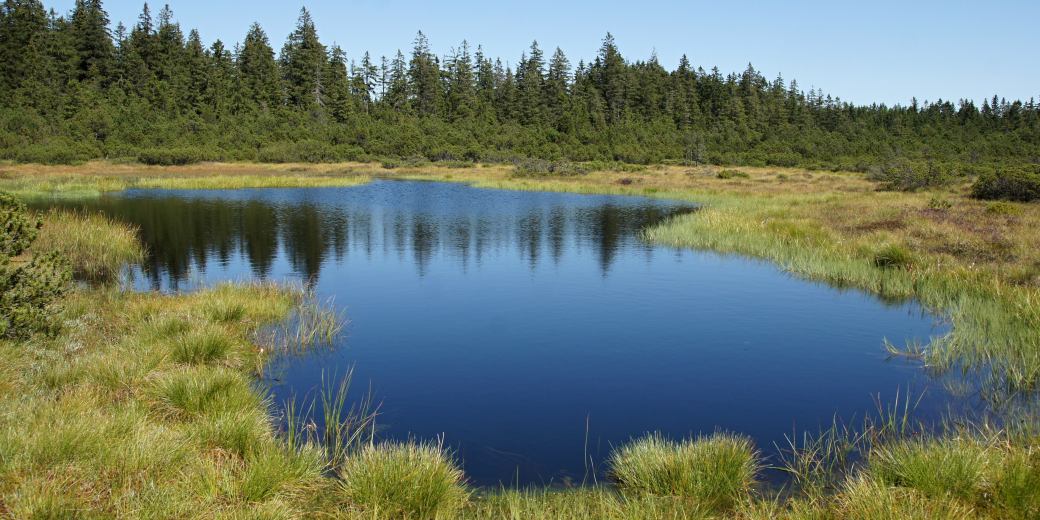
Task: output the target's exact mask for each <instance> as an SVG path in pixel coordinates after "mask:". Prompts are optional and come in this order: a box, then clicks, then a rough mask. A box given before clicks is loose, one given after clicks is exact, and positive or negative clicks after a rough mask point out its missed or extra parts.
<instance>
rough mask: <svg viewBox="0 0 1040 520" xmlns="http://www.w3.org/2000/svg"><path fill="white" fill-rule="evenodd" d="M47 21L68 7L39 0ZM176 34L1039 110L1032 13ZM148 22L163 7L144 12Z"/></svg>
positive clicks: (335, 16)
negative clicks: (613, 61)
mask: <svg viewBox="0 0 1040 520" xmlns="http://www.w3.org/2000/svg"><path fill="white" fill-rule="evenodd" d="M142 3H143V2H142V1H141V0H133V1H123V0H108V1H106V2H105V7H106V9H107V10H108V12H109V15H110V16H111V18H112V21H113V25H114V24H115V22H117V21H123V22H124V23H125V24H126V25H127V26H130V25H132V24H133V23H135V22H136V20H137V15H138V14H139V13H140V11H141V5H142ZM45 4H46V5H47V6H48V7H53V8H55V9H57V10H58V11H59V12H60V13H64V12H66V11H68V10H69V9H70V8H71V7H72V5H73V4H74V0H50V1H48V0H45ZM170 5H171V7H172V9H173V11H174V15H175V18H176V19H177V20H178V21H179V22H180V23H181V25H182V27H184V29H185V32H187V30H188V29H190V28H197V29H198V30H199V32H200V34H201V35H202V38H203V39H204V40H205V41H206V43H207V44H208V43H209V42H212V41H213V40H214V39H216V38H220V39H222V40H224V41H225V42H226V43H228V45H229V46H230V45H232V44H233V43H234V42H238V41H241V40H242V38H243V37H244V35H245V32H246V30H247V28H248V27H249V24H250V23H252V22H253V21H257V22H260V24H261V25H262V26H263V27H264V29H265V30H266V31H267V33H268V36H270V38H271V41H272V44H273V45H274V47H275V49H276V50H278V49H280V48H281V45H282V42H284V39H285V37H286V35H288V34H289V32H290V31H291V30H292V28H293V25H294V23H295V21H296V18H297V15H298V12H299V9H300V7H301V5H306V6H307V8H308V9H310V11H311V12H312V14H313V16H314V19H315V20H316V22H317V25H318V32H319V35H320V36H321V38H322V41H324V42H326V43H331V42H336V43H338V44H340V45H341V46H342V47H343V48H344V49H345V50H346V51H347V53H348V55H349V57H352V58H356V57H358V56H359V55H360V54H361V53H363V52H364V51H365V50H368V51H371V52H372V54H373V56H379V55H382V54H386V55H388V56H389V55H392V54H393V53H394V52H395V51H396V50H397V49H398V48H401V49H402V50H403V51H405V53H407V52H408V49H409V48H410V47H411V42H412V40H413V39H414V37H415V33H416V31H417V30H419V29H421V30H422V31H423V32H425V33H426V34H427V35H428V36H429V38H430V41H431V44H432V47H433V50H434V51H435V52H437V53H438V54H442V55H443V54H446V53H447V52H448V51H449V50H450V49H451V47H453V46H456V45H458V43H459V42H460V41H462V40H463V39H466V40H468V41H469V42H470V43H471V44H473V45H474V46H475V45H476V44H478V43H479V44H482V45H483V46H484V48H485V50H486V52H487V54H489V55H491V56H493V57H496V56H497V57H501V58H503V59H504V60H508V61H509V62H511V63H515V62H516V61H517V59H518V58H519V56H520V54H521V52H523V51H524V50H525V49H526V48H527V47H528V46H529V45H530V43H531V41H532V40H534V39H537V40H538V42H539V44H540V45H541V46H542V48H543V49H546V53H547V54H549V53H550V52H551V50H552V49H553V48H554V47H557V46H559V47H561V48H562V49H563V50H564V52H566V53H567V56H568V57H569V58H570V59H571V61H572V62H573V63H574V64H577V62H578V60H579V59H586V60H588V59H590V58H591V57H593V56H594V55H595V53H596V50H597V49H598V47H599V43H600V41H601V39H602V38H603V35H604V34H605V33H606V32H607V31H610V32H612V33H613V34H614V36H615V38H616V40H617V43H618V46H619V47H620V49H621V51H622V53H623V54H624V55H625V57H626V58H628V59H630V60H634V59H644V58H646V57H648V56H649V55H650V53H651V52H653V51H655V50H656V52H657V55H658V57H659V59H660V60H661V62H662V64H664V65H665V67H667V68H669V69H672V68H674V66H675V64H676V63H677V62H678V60H679V57H680V56H681V55H682V54H683V53H686V54H688V55H689V56H690V59H691V60H692V61H693V63H694V65H696V66H703V67H704V68H705V69H710V68H711V66H713V65H718V66H719V68H720V69H721V70H722V71H723V72H724V73H725V72H730V71H739V70H743V69H744V67H746V66H747V63H748V62H749V61H750V62H751V63H753V64H754V65H755V67H756V68H757V69H759V70H761V71H762V72H763V73H764V74H765V75H766V76H767V77H769V78H773V77H775V76H776V74H777V72H782V73H783V75H784V78H786V79H788V80H790V79H791V78H795V79H797V80H798V82H799V84H800V85H801V86H802V88H805V89H807V88H810V87H820V88H823V89H824V90H825V91H826V92H828V93H831V94H834V95H837V96H840V97H842V98H843V99H847V100H850V101H854V102H856V103H871V102H874V101H877V102H884V103H889V104H892V103H903V104H906V103H908V102H909V100H910V98H911V97H912V96H916V97H918V98H919V99H922V100H924V99H928V100H935V99H937V98H940V97H941V98H943V99H958V98H961V97H970V98H974V99H982V98H983V97H988V96H992V95H993V94H994V93H997V94H1000V95H1001V96H1005V97H1007V98H1022V99H1028V98H1029V97H1038V98H1040V30H1038V26H1037V21H1038V20H1040V1H1037V0H995V1H989V2H981V1H980V2H968V1H962V0H947V1H937V0H925V1H912V0H902V1H895V0H880V1H873V2H866V1H858V2H852V1H829V2H828V1H821V0H788V1H776V2H751V1H732V2H719V1H704V0H697V1H691V2H681V1H674V0H641V1H628V2H624V1H614V0H602V1H598V2H596V1H581V2H564V1H560V0H527V1H524V2H504V1H499V2H494V1H479V0H462V1H455V2H434V1H421V0H389V1H376V0H355V1H331V0H330V1H314V0H311V1H298V2H284V1H277V0H255V1H251V2H230V1H220V0H210V1H206V2H203V1H198V0H172V1H171V2H170ZM151 7H152V12H153V14H155V15H157V14H158V11H159V9H160V8H161V7H162V2H152V3H151Z"/></svg>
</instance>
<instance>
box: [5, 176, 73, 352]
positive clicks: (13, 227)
mask: <svg viewBox="0 0 1040 520" xmlns="http://www.w3.org/2000/svg"><path fill="white" fill-rule="evenodd" d="M40 226H41V223H40V221H39V220H38V219H36V218H33V217H31V216H30V215H29V214H28V213H27V212H26V210H25V206H24V205H22V204H21V203H20V202H18V201H16V200H15V199H14V198H12V197H10V196H9V195H6V194H0V337H8V338H16V337H25V336H28V335H31V334H32V333H34V332H53V331H54V330H55V329H56V320H55V319H54V315H55V313H56V311H57V307H56V305H55V302H57V301H58V300H59V298H61V297H62V296H63V295H64V294H65V293H66V292H67V291H68V290H69V288H70V285H71V282H72V273H71V270H70V269H69V266H68V262H66V261H65V259H64V258H63V257H62V256H61V255H59V254H58V253H45V254H37V255H33V256H32V259H31V260H29V261H28V262H27V263H23V264H21V265H19V266H17V267H15V266H12V265H11V259H10V257H12V256H17V255H20V254H22V252H24V251H25V249H26V248H28V247H29V246H30V245H31V244H32V242H33V240H35V239H36V235H37V230H38V229H39V228H40Z"/></svg>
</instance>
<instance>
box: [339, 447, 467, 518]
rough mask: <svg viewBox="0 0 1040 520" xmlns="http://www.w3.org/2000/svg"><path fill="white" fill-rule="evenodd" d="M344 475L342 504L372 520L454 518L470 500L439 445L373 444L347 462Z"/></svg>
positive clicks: (455, 470)
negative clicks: (355, 509) (369, 516)
mask: <svg viewBox="0 0 1040 520" xmlns="http://www.w3.org/2000/svg"><path fill="white" fill-rule="evenodd" d="M339 476H340V478H341V479H342V484H341V486H340V491H341V494H342V498H343V500H344V501H345V502H346V503H347V504H348V505H349V506H351V507H354V508H357V509H359V510H361V511H364V512H365V513H366V514H371V515H372V517H373V518H409V519H434V518H449V517H451V516H452V515H454V514H455V513H456V512H458V511H459V509H460V508H462V506H463V505H464V504H465V503H466V501H467V498H468V496H469V494H468V492H467V490H466V486H465V480H464V477H463V474H462V470H460V469H459V468H458V466H456V465H455V462H454V460H452V457H451V456H450V455H449V454H447V453H445V451H444V449H443V447H442V446H441V445H440V444H432V443H415V442H408V443H400V444H382V445H369V446H367V447H365V448H364V449H362V450H360V451H359V452H357V453H355V454H353V455H352V456H350V457H348V458H347V460H346V463H345V464H344V465H343V467H342V468H341V469H340V472H339Z"/></svg>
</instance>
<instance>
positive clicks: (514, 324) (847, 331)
mask: <svg viewBox="0 0 1040 520" xmlns="http://www.w3.org/2000/svg"><path fill="white" fill-rule="evenodd" d="M80 204H84V205H87V206H98V207H100V208H101V209H103V210H104V211H106V212H108V213H110V214H112V215H114V216H116V217H118V218H121V219H124V220H128V221H130V222H133V223H135V224H137V225H138V226H140V227H141V232H142V235H143V237H144V239H145V241H146V242H147V244H148V247H149V248H150V252H151V254H150V257H149V261H148V262H147V264H146V265H144V266H143V268H142V271H141V272H139V273H138V283H139V284H140V285H141V286H142V287H145V288H147V287H159V288H162V289H171V288H175V287H188V286H193V285H194V284H196V283H212V282H214V281H218V280H226V279H231V280H244V279H249V278H255V277H263V278H269V279H275V280H285V279H296V280H309V281H310V282H311V283H313V286H314V289H315V291H316V293H317V294H318V296H319V297H323V298H324V297H331V296H334V297H335V302H336V305H338V306H340V307H341V308H343V309H344V310H345V312H346V314H347V316H348V317H349V319H350V322H351V323H350V325H349V326H348V328H347V333H346V335H345V337H344V340H343V341H342V344H341V345H340V346H339V347H338V348H337V349H336V350H334V351H332V352H323V353H314V354H310V355H307V356H305V357H302V358H294V359H289V360H286V362H285V363H284V367H282V370H280V372H279V377H278V380H277V381H273V391H274V394H275V398H276V399H277V400H279V401H281V400H284V399H286V398H288V397H289V396H290V395H292V394H295V395H304V394H307V393H308V392H312V391H313V390H314V388H315V387H316V386H317V385H320V381H321V380H322V375H323V374H325V375H326V379H328V377H329V375H331V374H334V373H335V374H343V373H344V372H346V370H347V369H348V368H349V367H350V366H351V365H354V364H356V374H355V383H356V384H357V385H358V389H359V390H360V389H361V388H362V387H367V386H369V385H370V386H371V388H372V390H373V392H374V394H375V397H376V399H377V400H378V401H380V402H382V403H383V404H382V412H383V415H382V417H381V418H380V422H381V424H382V425H383V426H384V427H385V428H386V429H385V431H384V434H385V435H387V436H389V437H399V438H403V437H407V436H409V435H414V436H417V437H420V438H432V437H434V436H437V435H440V434H443V435H444V437H445V442H446V443H447V444H448V445H449V446H452V447H455V448H458V449H459V451H460V456H461V457H462V458H463V459H464V464H465V469H466V470H467V473H468V474H469V475H470V477H471V478H472V479H473V480H474V481H475V482H477V483H482V484H489V483H490V484H493V483H496V482H498V481H499V480H504V481H515V480H516V479H517V478H518V476H517V475H518V474H519V480H520V481H521V482H538V483H541V482H545V481H548V480H554V481H558V480H560V479H565V478H573V479H577V480H580V479H581V478H582V476H583V474H584V472H585V464H584V460H583V454H584V453H585V449H586V445H585V442H586V436H587V437H588V452H589V454H590V456H591V457H592V458H593V459H594V460H595V461H596V462H597V464H599V463H601V462H602V459H603V457H604V456H605V455H606V454H607V452H608V451H609V449H610V446H611V445H612V444H613V445H616V444H617V443H620V442H623V441H625V440H626V439H628V438H630V437H631V436H634V435H639V434H641V433H643V432H646V431H662V432H665V433H666V434H668V435H671V436H684V435H689V434H691V433H698V432H711V431H714V430H716V429H726V430H732V431H737V432H743V433H746V434H748V435H751V436H752V437H754V438H755V440H756V442H757V443H758V445H759V447H760V448H762V449H763V450H764V451H766V452H770V451H771V450H772V448H773V443H776V442H783V436H784V434H790V433H791V431H792V429H794V428H797V429H798V430H799V431H800V430H802V429H811V430H815V429H817V428H818V427H819V426H821V425H825V424H829V423H830V421H831V419H832V417H833V416H834V414H839V415H841V416H842V417H846V418H852V417H861V416H862V415H863V414H864V413H865V412H870V411H872V410H874V409H875V404H874V399H876V398H877V397H878V395H880V396H881V398H882V400H883V401H885V400H891V399H892V398H893V397H894V396H895V394H896V391H897V390H900V389H901V390H902V391H903V392H905V391H906V389H907V387H910V388H911V389H912V391H913V392H915V395H917V394H918V393H920V392H921V391H924V390H925V389H928V391H927V392H926V393H925V395H924V398H923V400H922V403H921V405H920V410H922V411H924V412H926V413H928V412H936V411H939V410H941V409H942V407H943V405H944V403H946V402H948V398H947V395H946V394H945V393H944V391H943V390H942V389H941V388H940V387H939V385H936V384H933V383H932V382H931V381H929V379H928V378H927V377H926V376H925V375H924V374H923V372H922V371H921V370H920V368H919V367H917V366H915V365H913V364H911V363H906V362H902V361H886V359H885V353H884V351H883V350H882V348H881V341H882V338H885V337H887V338H889V339H890V340H892V341H893V342H895V343H899V342H900V341H904V340H906V339H910V338H919V339H922V340H927V339H928V337H929V336H931V335H935V334H940V333H942V332H943V330H944V328H943V326H942V325H937V324H936V323H935V321H934V319H933V318H931V317H929V316H927V315H925V314H923V313H922V311H921V309H920V308H919V307H918V306H917V305H914V304H908V303H888V304H886V303H883V302H880V301H879V300H877V299H876V298H873V297H871V296H868V295H865V294H863V293H860V292H856V291H840V290H836V289H833V288H829V287H826V286H824V285H821V284H815V283H809V282H805V281H802V280H797V279H794V278H791V277H789V276H787V275H785V274H783V273H782V272H780V271H779V270H778V269H777V268H776V267H774V266H771V265H769V264H766V263H763V262H757V261H751V260H747V259H741V258H737V257H723V256H719V255H716V254H712V253H705V252H697V251H679V250H674V249H669V248H664V247H656V246H651V245H649V244H646V243H644V242H643V241H641V240H640V238H639V234H640V230H641V229H643V228H645V227H646V226H648V225H652V224H653V223H655V222H659V221H661V220H662V219H665V218H667V217H668V216H669V215H672V214H674V213H675V212H677V211H685V209H684V208H683V207H681V206H678V205H676V204H674V203H669V202H664V201H653V200H647V199H641V198H628V197H615V196H589V195H572V194H556V193H536V192H508V191H495V190H478V189H473V188H469V187H467V186H464V185H458V184H439V183H420V182H394V181H378V182H375V183H373V184H371V185H367V186H361V187H354V188H323V189H264V190H237V191H194V192H193V191H134V192H128V193H126V194H123V195H120V196H113V197H106V198H103V199H101V200H99V201H95V202H89V203H80ZM358 393H359V394H360V393H361V392H360V391H359V392H358ZM586 426H587V431H586Z"/></svg>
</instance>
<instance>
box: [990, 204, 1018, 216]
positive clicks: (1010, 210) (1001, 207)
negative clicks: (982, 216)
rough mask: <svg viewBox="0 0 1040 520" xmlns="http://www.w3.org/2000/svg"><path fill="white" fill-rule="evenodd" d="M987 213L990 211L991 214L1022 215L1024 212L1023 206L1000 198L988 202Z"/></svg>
mask: <svg viewBox="0 0 1040 520" xmlns="http://www.w3.org/2000/svg"><path fill="white" fill-rule="evenodd" d="M986 213H989V214H990V215H1020V214H1022V208H1020V207H1018V206H1016V205H1014V204H1013V203H1011V202H1004V201H1000V200H998V201H996V202H990V203H989V204H986Z"/></svg>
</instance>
